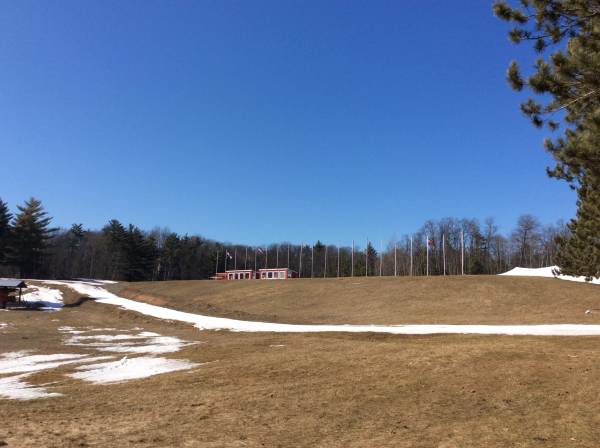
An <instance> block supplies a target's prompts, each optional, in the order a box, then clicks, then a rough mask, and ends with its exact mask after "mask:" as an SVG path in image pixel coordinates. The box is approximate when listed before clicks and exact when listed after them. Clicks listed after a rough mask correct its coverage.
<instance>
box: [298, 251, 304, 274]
mask: <svg viewBox="0 0 600 448" xmlns="http://www.w3.org/2000/svg"><path fill="white" fill-rule="evenodd" d="M302 246H304V243H300V262H299V263H298V278H301V277H302Z"/></svg>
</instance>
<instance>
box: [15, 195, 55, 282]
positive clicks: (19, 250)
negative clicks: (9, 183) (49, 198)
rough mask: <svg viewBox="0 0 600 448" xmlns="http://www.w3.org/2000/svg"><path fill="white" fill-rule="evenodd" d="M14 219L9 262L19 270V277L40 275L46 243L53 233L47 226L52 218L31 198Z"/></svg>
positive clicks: (20, 208)
mask: <svg viewBox="0 0 600 448" xmlns="http://www.w3.org/2000/svg"><path fill="white" fill-rule="evenodd" d="M17 208H18V210H19V213H17V215H16V216H15V218H14V222H13V229H12V236H11V238H10V249H9V254H8V255H9V260H8V262H9V263H10V264H14V265H15V266H17V267H18V268H19V272H20V275H21V277H31V276H33V275H36V274H37V275H40V274H42V273H41V272H40V268H41V267H42V265H43V261H44V257H45V256H46V255H47V249H48V242H49V240H50V238H51V237H52V235H53V234H54V232H55V229H51V228H49V227H48V226H49V225H50V222H51V221H52V218H50V217H49V216H48V214H47V213H46V212H45V211H44V208H43V207H42V203H41V201H39V200H37V199H35V198H31V199H29V200H28V201H26V202H25V205H23V206H17Z"/></svg>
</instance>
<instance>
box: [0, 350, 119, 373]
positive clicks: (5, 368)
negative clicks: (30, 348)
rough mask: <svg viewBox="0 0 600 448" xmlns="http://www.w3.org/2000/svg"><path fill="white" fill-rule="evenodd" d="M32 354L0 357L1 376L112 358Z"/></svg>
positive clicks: (14, 354)
mask: <svg viewBox="0 0 600 448" xmlns="http://www.w3.org/2000/svg"><path fill="white" fill-rule="evenodd" d="M29 353H30V352H27V351H21V352H10V353H3V354H2V355H0V374H6V373H25V372H37V371H39V370H47V369H54V368H56V367H60V366H62V365H66V364H73V363H81V362H90V361H100V360H103V359H109V358H111V356H96V357H90V355H78V354H62V353H57V354H54V355H30V354H29Z"/></svg>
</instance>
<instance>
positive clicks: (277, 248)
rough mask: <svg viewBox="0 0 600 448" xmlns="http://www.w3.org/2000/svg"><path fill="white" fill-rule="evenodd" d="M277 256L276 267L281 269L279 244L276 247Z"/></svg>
mask: <svg viewBox="0 0 600 448" xmlns="http://www.w3.org/2000/svg"><path fill="white" fill-rule="evenodd" d="M275 250H276V254H277V255H275V267H276V268H279V244H277V245H275Z"/></svg>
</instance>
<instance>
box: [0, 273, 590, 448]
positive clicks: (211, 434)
mask: <svg viewBox="0 0 600 448" xmlns="http://www.w3.org/2000/svg"><path fill="white" fill-rule="evenodd" d="M370 281H371V280H369V282H370ZM385 281H388V280H385ZM435 281H437V279H435V280H433V282H435ZM454 281H455V280H454V279H450V280H449V283H453V282H454ZM490 281H491V280H490ZM373 282H374V280H373ZM389 282H390V284H393V288H398V289H396V290H397V291H400V290H401V288H399V286H400V285H406V284H407V283H405V282H401V281H399V282H397V283H394V282H395V281H389ZM491 282H492V283H494V282H493V281H491ZM548 282H551V280H550V281H543V282H542V287H544V288H546V284H548V286H547V288H548V289H551V287H553V286H556V287H558V288H560V289H563V283H552V282H551V283H548ZM291 283H292V282H289V283H286V284H284V282H282V283H279V284H277V285H275V284H263V285H259V284H256V285H241V284H227V285H225V284H215V283H210V282H206V287H205V286H201V287H202V288H206V289H203V291H209V290H210V288H215V289H213V292H212V294H221V295H223V294H224V293H223V291H227V290H229V291H232V292H234V293H235V294H234V295H233V296H232V297H235V296H236V294H237V295H239V296H240V297H241V294H242V293H241V292H239V291H243V290H244V289H246V288H249V289H248V290H251V289H252V288H259V289H260V290H261V291H263V292H265V291H274V292H272V293H271V294H272V295H271V296H270V298H269V300H275V297H278V298H279V299H280V300H283V301H284V304H285V306H284V307H282V308H284V309H285V310H286V311H285V313H290V312H291V311H289V309H293V307H294V306H295V307H298V306H299V305H297V304H295V303H296V302H295V301H293V300H291V299H290V300H286V298H285V295H283V293H281V292H277V289H278V288H301V289H302V290H304V291H306V290H312V291H314V290H315V288H322V287H323V286H322V285H326V284H329V285H335V284H334V283H333V282H326V281H321V282H315V283H316V285H315V286H312V285H306V284H307V283H309V282H301V281H299V282H298V286H296V285H291ZM342 283H344V281H341V282H340V284H339V285H335V286H331V288H332V290H334V291H339V292H336V294H337V295H338V297H347V296H348V294H342V293H341V291H343V290H344V288H347V290H348V291H353V290H354V286H357V287H358V286H360V285H351V284H349V285H343V284H342ZM424 283H425V285H424V286H422V288H423V289H427V288H430V287H431V284H432V283H431V282H430V280H424ZM511 283H512V282H506V285H508V286H505V288H508V289H509V290H512V289H511V288H512V287H511V286H510V284H511ZM534 283H537V281H534ZM438 284H441V283H438ZM464 284H465V283H463V286H464ZM564 284H565V287H566V289H565V290H567V291H570V292H571V293H572V294H575V295H579V294H581V297H583V298H586V297H587V296H586V294H587V290H588V288H587V287H585V285H576V284H572V283H567V282H564ZM288 285H291V286H288ZM136 286H137V285H136ZM140 286H143V285H140ZM156 286H157V287H160V288H161V289H162V288H166V287H167V285H164V286H163V285H162V284H161V285H156ZM413 286H414V284H413ZM582 286H583V287H582ZM187 287H190V288H192V289H194V290H197V285H195V284H190V285H189V286H186V285H184V284H179V286H178V288H179V289H180V290H181V293H182V294H184V291H185V289H186V288H187ZM221 288H223V289H221ZM338 288H339V289H338ZM473 288H474V286H472V285H471V290H473ZM487 288H492V289H493V287H492V286H487ZM413 289H415V288H413ZM442 289H447V290H448V291H456V292H454V293H450V292H449V293H448V295H447V296H446V297H447V298H448V297H455V299H454V300H457V299H456V298H457V297H459V294H458V291H459V290H460V288H459V287H458V286H456V285H454V286H453V287H448V288H442ZM367 290H368V288H365V289H364V290H363V291H364V292H367ZM440 290H441V289H440ZM357 291H360V289H357ZM581 291H584V292H581ZM590 291H591V290H590ZM324 292H325V291H323V293H324ZM257 293H258V290H257ZM590 294H591V293H590ZM350 296H351V297H354V299H353V301H352V302H351V303H353V304H354V303H356V301H357V300H358V298H359V297H360V296H361V294H358V293H356V292H355V293H353V294H350ZM463 296H465V294H463ZM467 296H468V294H467ZM502 296H503V297H506V296H505V295H502ZM267 297H269V296H268V295H267ZM392 297H393V295H392V294H390V298H389V299H386V300H390V301H389V302H387V303H393V302H392V301H391V300H392ZM555 297H558V295H556V296H555ZM296 298H298V300H300V295H296ZM173 300H174V299H173ZM235 300H236V301H237V300H241V299H235ZM447 300H448V299H447ZM465 300H466V299H465ZM473 300H475V299H473ZM480 300H485V299H479V298H477V303H479V301H480ZM514 300H517V299H514ZM538 300H541V298H540V299H538ZM556 300H557V299H551V301H552V303H554V304H557V302H556ZM586 300H590V301H591V300H592V299H591V298H587V299H586ZM402 301H403V302H404V303H405V305H406V306H405V307H404V308H409V309H416V308H417V307H416V306H414V305H411V304H410V303H409V302H408V300H407V299H406V298H404V299H403V300H402ZM431 301H432V303H426V304H423V306H425V307H427V308H428V309H430V310H431V309H442V308H440V306H439V305H436V304H435V302H433V299H431ZM211 302H212V299H211V301H208V302H207V303H211ZM521 302H525V299H522V300H521ZM236 303H239V302H236ZM304 303H309V302H308V299H306V301H305V302H304ZM311 303H318V302H311ZM325 303H329V301H328V299H325ZM382 303H383V299H381V300H380V301H377V303H376V305H375V306H374V309H375V310H379V311H378V312H379V313H381V311H380V310H381V307H383V304H382ZM250 304H254V305H253V307H254V308H250V309H251V311H252V312H253V313H255V314H256V315H258V316H260V313H259V312H258V310H257V309H256V308H257V307H258V300H257V299H252V300H250ZM294 304H295V305H294ZM238 306H239V305H238ZM315 306H316V305H315ZM331 306H332V305H328V307H321V308H320V309H319V310H317V311H314V310H309V311H306V312H305V313H302V316H301V318H300V319H299V321H302V320H303V319H307V320H310V321H312V319H313V318H314V317H313V316H318V315H322V316H323V317H322V318H323V319H329V320H326V321H332V320H334V319H335V320H337V319H340V320H341V319H342V318H344V319H346V318H347V316H351V315H352V306H354V305H351V304H348V305H345V306H342V305H340V308H341V311H339V314H335V313H333V311H334V308H329V307H331ZM503 306H504V307H506V306H508V305H503ZM586 306H587V305H586ZM492 308H494V307H492ZM573 308H575V307H573ZM231 309H235V307H232V308H231ZM361 309H362V308H361ZM401 309H402V307H399V306H397V307H391V313H392V314H391V317H390V318H389V320H386V319H385V315H383V314H379V318H380V319H382V320H380V322H381V323H389V322H393V321H394V320H392V317H393V319H396V317H398V316H400V314H399V313H400V311H401ZM443 309H446V310H447V311H448V312H450V307H444V308H443ZM467 309H468V310H474V311H473V312H474V313H475V315H476V316H477V317H481V316H483V314H482V313H480V312H479V311H477V307H476V306H475V305H471V306H469V307H468V308H467ZM528 309H533V307H530V308H528ZM271 310H273V308H271ZM368 311H369V308H368V307H367V308H365V311H364V312H368ZM270 312H271V313H274V311H270ZM357 312H358V311H357ZM463 312H465V311H463ZM285 313H283V312H282V313H274V314H277V315H278V316H279V318H283V317H285V316H287V314H285ZM332 313H333V314H332ZM361 313H362V311H361ZM458 315H459V313H458V312H454V313H450V316H455V318H456V316H458ZM369 316H377V314H370V315H369ZM351 320H352V321H354V322H365V321H367V322H370V320H368V319H367V318H366V317H364V316H363V315H362V314H360V315H358V316H355V317H354V318H353V319H351ZM471 320H475V319H472V318H471V316H469V315H468V314H466V312H465V314H464V315H463V316H462V321H468V322H470V321H471ZM519 321H521V320H519ZM0 322H6V323H10V324H11V325H10V326H9V327H7V328H4V329H0V338H1V339H0V341H1V344H2V345H1V350H0V352H2V353H3V352H8V351H12V350H23V349H35V350H38V351H39V352H40V353H72V352H76V351H77V349H76V348H74V347H64V346H62V345H61V343H62V337H61V335H60V334H59V332H58V331H57V327H59V326H63V325H69V326H88V325H89V326H95V327H106V326H111V327H117V328H123V329H129V328H132V327H142V328H144V329H145V330H148V331H156V332H159V333H161V334H164V335H173V336H178V337H181V338H183V339H187V340H196V341H201V342H202V343H201V344H199V345H195V346H191V347H187V348H185V349H184V350H182V351H181V352H179V353H175V354H172V355H169V356H172V357H174V358H185V359H190V360H192V361H195V362H199V363H204V364H203V365H202V366H200V367H199V368H198V369H195V370H193V371H188V372H177V373H171V374H166V375H159V376H155V377H151V378H147V379H143V380H138V381H132V382H128V383H123V384H117V385H104V386H99V385H98V386H94V385H89V384H86V383H83V382H80V381H76V380H71V379H68V378H66V377H65V376H64V375H63V374H64V373H66V372H69V371H71V370H70V367H67V366H65V367H64V368H62V369H58V370H53V371H48V372H42V373H39V374H36V375H35V376H32V377H31V379H32V380H33V382H36V383H45V382H51V381H57V382H58V383H57V384H56V385H54V386H50V390H52V391H55V392H61V393H63V394H65V395H64V396H63V397H58V398H50V399H44V400H34V401H29V402H17V401H7V400H0V415H2V416H4V420H3V423H2V425H0V441H5V442H6V443H7V444H8V446H9V447H39V446H44V447H113V446H114V447H117V446H118V447H179V446H181V447H315V446H318V447H361V448H362V447H377V448H379V447H401V448H402V447H419V448H420V447H422V448H429V447H444V448H450V447H461V448H463V447H556V448H559V447H560V448H563V447H596V446H599V445H600V416H599V415H598V412H597V409H598V408H599V407H600V397H599V395H598V393H597V391H598V388H599V387H600V368H598V365H600V349H598V347H597V346H598V338H589V337H587V338H586V337H571V338H567V337H563V338H560V337H538V338H534V337H512V336H464V335H453V336H444V335H438V336H392V335H373V334H359V335H349V334H306V335H305V334H266V333H263V334H261V333H254V334H252V333H231V332H223V331H220V332H200V331H198V330H196V329H194V328H192V327H190V326H187V325H184V324H179V323H173V322H164V321H160V320H156V319H152V318H148V317H145V316H143V315H140V314H136V313H132V312H128V311H124V310H120V309H118V308H116V307H113V306H110V305H102V304H99V303H94V302H85V303H83V304H82V305H81V306H79V307H73V308H65V309H63V310H62V311H59V312H54V313H49V312H34V311H23V312H12V311H7V312H0ZM279 345H283V347H278V346H279Z"/></svg>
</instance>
